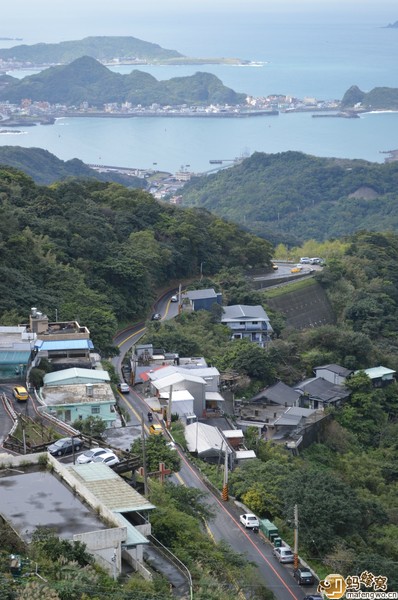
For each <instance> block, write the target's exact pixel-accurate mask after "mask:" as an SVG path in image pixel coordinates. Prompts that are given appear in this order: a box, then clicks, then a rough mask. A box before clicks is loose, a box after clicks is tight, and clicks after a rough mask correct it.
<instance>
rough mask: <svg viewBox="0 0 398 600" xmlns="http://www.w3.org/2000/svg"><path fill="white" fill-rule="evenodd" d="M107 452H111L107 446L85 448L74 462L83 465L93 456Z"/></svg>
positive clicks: (92, 458)
mask: <svg viewBox="0 0 398 600" xmlns="http://www.w3.org/2000/svg"><path fill="white" fill-rule="evenodd" d="M107 452H111V450H109V448H90V450H86V451H85V452H83V454H80V455H79V456H78V457H77V459H76V462H77V463H78V464H79V465H84V464H86V463H89V462H91V461H92V460H94V458H96V457H97V456H101V455H102V454H106V453H107Z"/></svg>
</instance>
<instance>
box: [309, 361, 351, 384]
mask: <svg viewBox="0 0 398 600" xmlns="http://www.w3.org/2000/svg"><path fill="white" fill-rule="evenodd" d="M353 372H354V371H351V370H350V369H345V368H344V367H341V366H340V365H335V364H331V365H323V366H320V367H315V369H314V373H315V376H316V377H322V378H323V379H326V381H330V383H336V384H337V385H344V383H345V381H346V379H348V377H351V375H352V374H353Z"/></svg>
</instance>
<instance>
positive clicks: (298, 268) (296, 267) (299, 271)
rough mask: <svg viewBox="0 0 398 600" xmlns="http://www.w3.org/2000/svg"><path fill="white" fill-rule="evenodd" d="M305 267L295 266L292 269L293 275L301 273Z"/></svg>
mask: <svg viewBox="0 0 398 600" xmlns="http://www.w3.org/2000/svg"><path fill="white" fill-rule="evenodd" d="M302 270H303V267H302V266H301V265H295V266H294V267H293V268H292V269H290V272H291V273H301V271H302Z"/></svg>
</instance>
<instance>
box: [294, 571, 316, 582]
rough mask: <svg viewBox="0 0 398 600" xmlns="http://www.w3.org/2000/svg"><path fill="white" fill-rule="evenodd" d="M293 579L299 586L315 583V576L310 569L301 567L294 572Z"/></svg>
mask: <svg viewBox="0 0 398 600" xmlns="http://www.w3.org/2000/svg"><path fill="white" fill-rule="evenodd" d="M293 577H294V578H295V580H296V581H297V583H298V584H299V585H312V584H313V583H314V576H313V574H312V573H311V571H310V570H309V569H306V568H305V567H299V568H298V569H296V570H295V571H294V572H293Z"/></svg>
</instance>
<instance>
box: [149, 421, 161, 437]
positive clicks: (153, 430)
mask: <svg viewBox="0 0 398 600" xmlns="http://www.w3.org/2000/svg"><path fill="white" fill-rule="evenodd" d="M149 433H150V434H151V435H162V434H163V429H162V426H161V425H159V423H152V425H151V426H150V428H149Z"/></svg>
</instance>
